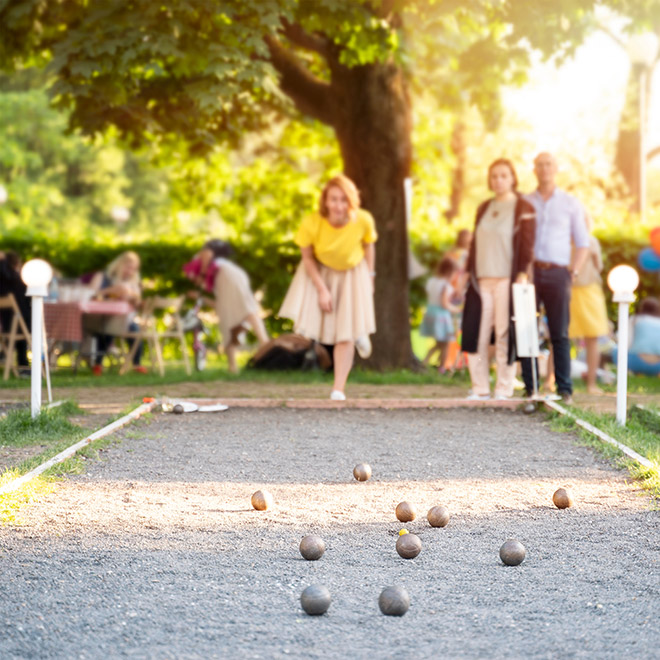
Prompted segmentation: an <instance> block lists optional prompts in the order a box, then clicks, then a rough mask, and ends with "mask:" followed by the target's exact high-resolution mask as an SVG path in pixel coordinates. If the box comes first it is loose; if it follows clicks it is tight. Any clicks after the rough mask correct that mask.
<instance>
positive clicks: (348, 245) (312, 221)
mask: <svg viewBox="0 0 660 660" xmlns="http://www.w3.org/2000/svg"><path fill="white" fill-rule="evenodd" d="M377 239H378V234H377V233H376V225H375V223H374V219H373V217H372V215H371V213H369V212H368V211H365V210H364V209H358V211H357V213H356V216H355V218H354V219H353V220H349V222H348V223H347V224H345V225H344V226H343V227H333V226H332V225H331V224H330V223H329V222H328V220H326V218H324V217H323V216H322V215H321V214H320V213H312V214H311V215H308V216H307V217H306V218H305V219H304V220H303V221H302V224H301V225H300V228H299V229H298V233H297V234H296V237H295V239H294V240H295V243H296V245H299V246H300V247H301V248H304V247H309V246H310V245H311V246H312V247H313V248H314V256H315V257H316V258H317V259H318V260H319V261H320V262H321V263H322V264H323V265H325V266H328V267H329V268H334V269H335V270H350V269H351V268H355V266H357V265H358V264H359V263H360V262H361V261H362V259H364V246H363V244H364V243H375V242H376V240H377Z"/></svg>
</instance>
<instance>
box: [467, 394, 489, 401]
mask: <svg viewBox="0 0 660 660" xmlns="http://www.w3.org/2000/svg"><path fill="white" fill-rule="evenodd" d="M489 399H490V394H474V393H472V394H468V395H467V397H465V400H466V401H488V400H489Z"/></svg>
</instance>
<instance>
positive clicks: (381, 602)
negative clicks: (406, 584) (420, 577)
mask: <svg viewBox="0 0 660 660" xmlns="http://www.w3.org/2000/svg"><path fill="white" fill-rule="evenodd" d="M378 607H380V611H381V612H382V613H383V614H386V615H387V616H403V615H404V614H405V613H406V612H407V611H408V608H409V607H410V596H409V595H408V592H407V591H406V590H405V589H404V588H403V587H385V589H383V590H382V591H381V593H380V596H379V597H378Z"/></svg>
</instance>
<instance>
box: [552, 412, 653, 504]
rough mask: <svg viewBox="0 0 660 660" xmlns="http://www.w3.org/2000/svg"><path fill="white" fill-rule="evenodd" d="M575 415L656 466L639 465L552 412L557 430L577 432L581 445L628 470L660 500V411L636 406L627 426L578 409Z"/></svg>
mask: <svg viewBox="0 0 660 660" xmlns="http://www.w3.org/2000/svg"><path fill="white" fill-rule="evenodd" d="M575 413H576V414H577V415H578V416H579V417H581V418H582V419H584V420H585V421H587V422H589V423H591V424H593V425H594V426H595V427H596V428H598V429H600V430H601V431H604V432H605V433H607V434H608V435H609V436H610V437H612V438H614V439H615V440H618V441H619V442H621V443H623V444H624V445H627V446H628V447H630V448H631V449H634V450H635V451H636V452H637V453H638V454H641V455H642V456H645V457H646V458H648V459H649V460H650V461H652V462H653V463H654V466H653V467H651V468H646V467H644V466H642V465H639V464H638V463H637V462H636V461H633V460H632V459H629V458H628V457H627V456H625V455H624V454H622V453H621V452H620V451H619V450H618V449H617V448H616V447H614V446H612V445H610V444H607V443H605V442H603V441H602V440H599V439H598V438H596V437H595V436H593V435H592V434H591V433H589V432H588V431H586V430H585V429H582V428H581V427H578V426H576V425H575V423H574V422H573V420H572V419H570V418H569V417H565V416H561V415H559V414H558V413H554V412H553V413H551V417H552V419H553V429H554V430H557V431H572V432H577V434H578V436H579V438H580V441H581V442H583V443H584V444H586V445H588V446H590V447H593V448H594V449H596V450H597V451H598V452H599V453H601V454H603V455H604V456H606V457H607V458H608V459H610V460H611V461H612V462H613V463H614V464H615V465H618V466H619V467H622V468H627V469H628V470H629V471H630V473H631V475H632V476H633V477H634V478H635V479H636V480H638V481H639V482H640V483H641V485H642V486H643V487H644V488H646V489H647V490H649V491H650V492H651V493H652V495H653V496H654V497H655V498H656V499H658V500H660V469H659V468H660V409H658V408H656V407H653V408H652V409H649V410H640V409H639V408H637V407H635V406H633V407H632V408H631V409H630V412H629V415H628V419H627V422H626V426H625V427H624V426H621V425H620V424H619V423H618V422H617V421H616V417H615V415H610V414H596V413H593V412H590V411H588V410H575Z"/></svg>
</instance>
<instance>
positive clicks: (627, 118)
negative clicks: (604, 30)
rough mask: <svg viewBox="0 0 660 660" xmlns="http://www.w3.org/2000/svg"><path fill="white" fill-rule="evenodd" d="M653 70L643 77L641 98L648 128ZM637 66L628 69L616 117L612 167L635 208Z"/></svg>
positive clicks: (638, 114)
mask: <svg viewBox="0 0 660 660" xmlns="http://www.w3.org/2000/svg"><path fill="white" fill-rule="evenodd" d="M652 73H653V71H652V70H650V71H649V72H648V73H647V75H646V76H645V80H646V85H645V95H644V97H645V100H646V107H645V108H644V115H645V118H646V122H645V123H646V126H645V127H644V130H646V129H647V128H648V117H649V109H650V99H651V79H652V77H653V76H652ZM640 74H641V71H640V67H639V65H636V66H633V67H631V69H630V76H629V78H628V84H627V86H626V100H625V104H624V106H623V110H622V111H621V119H620V120H619V135H618V137H617V143H616V156H615V163H616V167H617V169H618V170H619V172H621V174H622V176H623V178H624V180H625V182H626V184H627V185H628V190H629V191H630V194H631V195H632V196H633V198H634V204H633V208H634V210H636V211H639V210H640V206H639V202H640V199H639V175H640V173H639V163H640V153H639V149H640V140H639V129H640V102H639V93H640V88H639V84H640Z"/></svg>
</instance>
